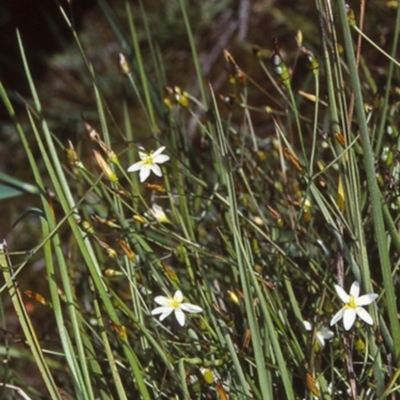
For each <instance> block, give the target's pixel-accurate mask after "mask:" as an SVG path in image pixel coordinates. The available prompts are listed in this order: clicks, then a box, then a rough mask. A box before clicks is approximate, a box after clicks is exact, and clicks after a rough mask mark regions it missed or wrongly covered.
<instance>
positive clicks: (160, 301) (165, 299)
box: [154, 296, 170, 306]
mask: <svg viewBox="0 0 400 400" xmlns="http://www.w3.org/2000/svg"><path fill="white" fill-rule="evenodd" d="M154 301H155V302H156V303H157V304H159V305H160V306H165V305H167V304H168V303H169V301H170V299H169V298H168V297H165V296H156V297H155V298H154Z"/></svg>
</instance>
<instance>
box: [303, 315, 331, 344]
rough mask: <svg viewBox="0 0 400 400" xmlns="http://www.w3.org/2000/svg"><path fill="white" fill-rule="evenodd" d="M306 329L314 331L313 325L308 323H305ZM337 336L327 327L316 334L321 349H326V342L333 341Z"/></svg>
mask: <svg viewBox="0 0 400 400" xmlns="http://www.w3.org/2000/svg"><path fill="white" fill-rule="evenodd" d="M303 323H304V327H305V328H306V331H308V332H311V331H312V329H313V328H312V325H311V323H310V322H308V321H303ZM334 336H335V334H334V333H333V332H332V331H331V330H329V329H328V328H327V327H326V326H322V327H321V329H318V330H317V331H316V332H315V338H316V339H317V342H318V344H319V346H320V347H321V349H323V348H324V346H325V340H329V339H332V338H333V337H334Z"/></svg>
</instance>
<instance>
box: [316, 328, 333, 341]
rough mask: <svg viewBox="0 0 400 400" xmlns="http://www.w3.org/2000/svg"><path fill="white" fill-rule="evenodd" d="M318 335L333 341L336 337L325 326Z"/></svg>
mask: <svg viewBox="0 0 400 400" xmlns="http://www.w3.org/2000/svg"><path fill="white" fill-rule="evenodd" d="M318 333H319V334H320V336H322V337H323V338H324V339H325V340H329V339H332V338H333V337H334V336H335V334H334V333H333V332H332V331H331V330H330V329H328V328H327V327H325V326H323V327H322V328H321V329H320V330H319V331H318ZM318 333H317V334H318Z"/></svg>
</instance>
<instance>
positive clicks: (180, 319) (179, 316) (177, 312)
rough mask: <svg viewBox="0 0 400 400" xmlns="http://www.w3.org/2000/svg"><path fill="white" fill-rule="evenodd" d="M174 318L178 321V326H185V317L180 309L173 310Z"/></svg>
mask: <svg viewBox="0 0 400 400" xmlns="http://www.w3.org/2000/svg"><path fill="white" fill-rule="evenodd" d="M175 318H176V320H177V321H178V323H179V325H180V326H185V318H186V317H185V313H184V312H183V311H182V310H181V309H179V308H176V309H175Z"/></svg>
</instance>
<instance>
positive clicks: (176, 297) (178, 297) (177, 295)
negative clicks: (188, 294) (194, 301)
mask: <svg viewBox="0 0 400 400" xmlns="http://www.w3.org/2000/svg"><path fill="white" fill-rule="evenodd" d="M174 300H175V301H176V302H178V303H182V300H183V294H182V292H181V291H180V290H177V291H176V292H175V294H174Z"/></svg>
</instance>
